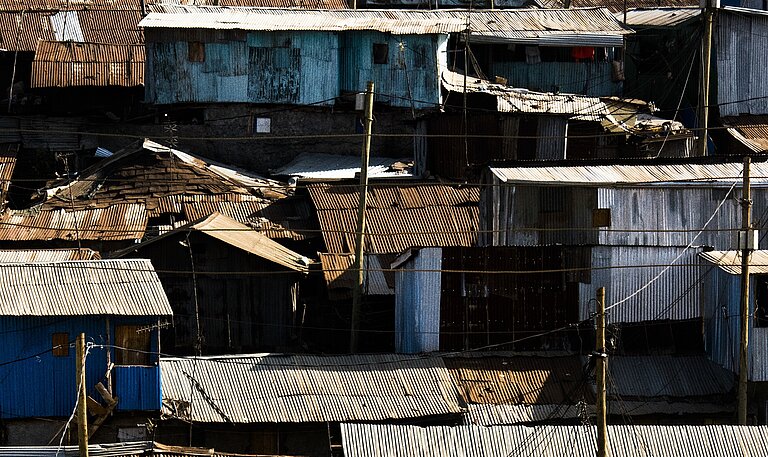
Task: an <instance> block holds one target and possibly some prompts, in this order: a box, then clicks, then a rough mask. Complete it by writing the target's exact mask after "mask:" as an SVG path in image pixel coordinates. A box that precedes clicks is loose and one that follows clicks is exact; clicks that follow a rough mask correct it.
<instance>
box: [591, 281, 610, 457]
mask: <svg viewBox="0 0 768 457" xmlns="http://www.w3.org/2000/svg"><path fill="white" fill-rule="evenodd" d="M596 298H597V306H596V308H597V309H596V310H595V322H596V324H597V326H596V327H597V328H596V329H595V353H594V356H595V358H596V362H595V378H596V383H597V404H596V405H595V407H596V410H597V411H596V415H597V457H607V456H608V425H607V423H606V415H607V414H606V407H607V401H606V389H605V378H606V367H607V365H608V360H607V359H608V354H607V351H606V349H605V287H601V288H599V289H597V297H596Z"/></svg>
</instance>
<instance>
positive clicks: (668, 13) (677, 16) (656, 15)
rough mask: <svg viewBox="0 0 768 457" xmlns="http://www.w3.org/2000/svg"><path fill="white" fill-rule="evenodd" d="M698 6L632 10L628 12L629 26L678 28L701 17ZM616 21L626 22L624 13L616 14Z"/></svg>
mask: <svg viewBox="0 0 768 457" xmlns="http://www.w3.org/2000/svg"><path fill="white" fill-rule="evenodd" d="M699 14H701V8H699V7H698V6H690V7H682V8H630V9H628V10H627V25H629V26H632V27H637V26H640V27H641V28H642V27H676V26H678V25H680V24H683V23H685V22H688V21H690V20H691V19H694V18H697V17H699ZM615 16H616V19H618V20H619V21H622V22H623V21H624V12H623V11H619V12H616V13H615Z"/></svg>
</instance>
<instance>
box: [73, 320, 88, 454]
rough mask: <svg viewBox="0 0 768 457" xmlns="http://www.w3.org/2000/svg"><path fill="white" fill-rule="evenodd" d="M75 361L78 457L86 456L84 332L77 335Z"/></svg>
mask: <svg viewBox="0 0 768 457" xmlns="http://www.w3.org/2000/svg"><path fill="white" fill-rule="evenodd" d="M76 347H77V350H76V356H77V360H76V361H75V366H76V370H75V371H76V374H77V379H76V383H75V385H76V386H77V444H78V445H79V446H80V457H88V413H87V411H88V409H87V401H88V397H87V395H86V391H85V333H81V334H79V335H77V344H76Z"/></svg>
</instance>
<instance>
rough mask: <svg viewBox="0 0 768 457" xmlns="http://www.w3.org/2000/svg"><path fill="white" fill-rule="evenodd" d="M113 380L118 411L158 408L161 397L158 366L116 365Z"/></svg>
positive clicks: (157, 409) (153, 409)
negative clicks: (117, 400) (117, 399)
mask: <svg viewBox="0 0 768 457" xmlns="http://www.w3.org/2000/svg"><path fill="white" fill-rule="evenodd" d="M114 382H115V394H116V395H117V397H118V398H119V402H118V404H117V409H118V410H119V411H159V410H160V407H161V406H162V398H163V397H162V394H161V390H160V367H159V366H157V365H155V366H116V367H115V371H114Z"/></svg>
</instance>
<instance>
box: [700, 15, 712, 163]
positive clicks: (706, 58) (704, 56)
mask: <svg viewBox="0 0 768 457" xmlns="http://www.w3.org/2000/svg"><path fill="white" fill-rule="evenodd" d="M712 1H713V0H707V6H706V8H704V11H703V13H704V14H703V15H704V34H703V38H702V43H701V72H702V73H701V100H700V106H699V127H700V128H701V130H700V131H699V141H698V143H699V144H698V148H697V149H698V155H699V156H705V155H707V132H708V131H709V86H710V83H709V81H710V77H711V74H712V68H711V67H712V65H711V62H712V23H713V22H714V15H715V13H714V9H713V8H712V6H711V3H712Z"/></svg>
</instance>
